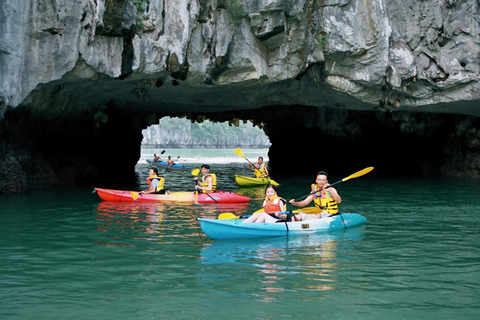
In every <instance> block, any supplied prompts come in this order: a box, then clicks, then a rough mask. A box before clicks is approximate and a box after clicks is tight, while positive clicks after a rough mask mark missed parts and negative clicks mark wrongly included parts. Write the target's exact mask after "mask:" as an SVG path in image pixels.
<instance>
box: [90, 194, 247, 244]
mask: <svg viewBox="0 0 480 320" xmlns="http://www.w3.org/2000/svg"><path fill="white" fill-rule="evenodd" d="M250 208H251V206H250V204H248V203H231V204H227V203H226V204H217V205H190V204H184V205H183V204H182V205H179V204H168V203H156V202H115V201H102V202H100V203H99V204H98V206H97V210H96V215H97V217H96V222H97V224H96V229H97V231H99V232H101V233H104V235H103V236H102V237H101V238H102V240H100V239H97V240H95V243H97V244H100V245H109V246H132V247H135V246H137V243H136V242H135V240H149V241H160V242H161V243H167V242H173V241H178V240H179V239H182V241H184V240H185V239H188V238H190V237H193V236H198V237H200V240H201V241H203V240H206V241H209V239H207V238H206V237H205V235H203V233H202V232H201V229H200V225H199V223H198V221H197V220H196V218H197V217H208V218H215V217H217V216H218V215H219V214H220V213H222V212H247V211H250Z"/></svg>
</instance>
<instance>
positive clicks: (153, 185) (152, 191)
mask: <svg viewBox="0 0 480 320" xmlns="http://www.w3.org/2000/svg"><path fill="white" fill-rule="evenodd" d="M157 186H158V180H157V179H153V180H152V190H145V191H141V192H140V193H142V194H145V193H155V190H157Z"/></svg>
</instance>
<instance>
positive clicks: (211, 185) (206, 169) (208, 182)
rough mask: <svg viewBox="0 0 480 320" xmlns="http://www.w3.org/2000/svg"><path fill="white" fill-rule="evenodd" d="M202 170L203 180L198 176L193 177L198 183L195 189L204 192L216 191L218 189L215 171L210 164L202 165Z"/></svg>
mask: <svg viewBox="0 0 480 320" xmlns="http://www.w3.org/2000/svg"><path fill="white" fill-rule="evenodd" d="M200 171H201V173H202V180H199V179H198V178H197V177H195V178H193V180H195V184H196V185H195V189H196V190H199V191H200V192H202V193H210V192H215V191H216V190H217V176H216V175H215V173H211V172H210V166H209V165H208V164H204V165H202V166H201V168H200Z"/></svg>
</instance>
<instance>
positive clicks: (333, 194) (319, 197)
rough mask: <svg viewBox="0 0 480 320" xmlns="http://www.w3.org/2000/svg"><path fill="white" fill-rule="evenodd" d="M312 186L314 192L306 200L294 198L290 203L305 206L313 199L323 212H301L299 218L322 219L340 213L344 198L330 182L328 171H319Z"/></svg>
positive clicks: (297, 217) (297, 216)
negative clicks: (339, 209)
mask: <svg viewBox="0 0 480 320" xmlns="http://www.w3.org/2000/svg"><path fill="white" fill-rule="evenodd" d="M311 188H312V192H311V193H310V194H309V195H308V197H306V198H305V199H304V200H302V201H298V202H297V201H295V199H292V200H290V201H289V203H290V204H292V205H294V206H297V207H305V206H306V205H308V204H309V203H310V202H312V200H313V201H314V203H315V207H317V208H319V209H320V210H321V212H320V213H318V214H307V213H299V214H297V215H296V217H295V218H296V219H297V220H309V219H320V218H322V217H329V216H334V215H336V214H338V204H339V203H341V202H342V198H341V197H340V195H339V194H338V192H337V189H335V188H334V187H330V185H329V184H328V173H326V172H325V171H320V172H318V173H317V178H316V179H315V183H314V184H312V186H311Z"/></svg>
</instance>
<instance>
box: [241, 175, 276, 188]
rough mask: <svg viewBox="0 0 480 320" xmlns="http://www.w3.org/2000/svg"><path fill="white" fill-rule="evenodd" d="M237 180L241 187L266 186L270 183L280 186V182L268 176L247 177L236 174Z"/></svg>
mask: <svg viewBox="0 0 480 320" xmlns="http://www.w3.org/2000/svg"><path fill="white" fill-rule="evenodd" d="M235 182H236V183H237V184H238V185H239V186H240V187H255V186H266V185H269V184H273V185H276V186H278V183H277V182H275V181H274V180H272V179H270V178H268V177H266V178H255V177H246V176H241V175H238V174H236V175H235Z"/></svg>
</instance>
